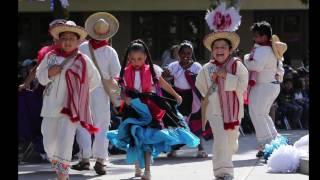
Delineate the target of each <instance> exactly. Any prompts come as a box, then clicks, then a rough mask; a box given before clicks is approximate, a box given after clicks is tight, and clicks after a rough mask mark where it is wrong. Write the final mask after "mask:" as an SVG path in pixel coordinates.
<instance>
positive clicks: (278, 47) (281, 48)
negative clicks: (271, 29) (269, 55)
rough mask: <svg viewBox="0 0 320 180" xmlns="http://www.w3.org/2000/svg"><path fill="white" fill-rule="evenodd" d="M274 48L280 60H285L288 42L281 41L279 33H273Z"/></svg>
mask: <svg viewBox="0 0 320 180" xmlns="http://www.w3.org/2000/svg"><path fill="white" fill-rule="evenodd" d="M271 42H272V43H271V45H272V50H273V52H274V55H275V56H276V58H277V59H278V60H283V54H284V53H285V52H286V51H287V49H288V47H287V44H286V43H283V42H281V41H280V39H279V37H278V36H277V35H275V34H274V35H272V41H271Z"/></svg>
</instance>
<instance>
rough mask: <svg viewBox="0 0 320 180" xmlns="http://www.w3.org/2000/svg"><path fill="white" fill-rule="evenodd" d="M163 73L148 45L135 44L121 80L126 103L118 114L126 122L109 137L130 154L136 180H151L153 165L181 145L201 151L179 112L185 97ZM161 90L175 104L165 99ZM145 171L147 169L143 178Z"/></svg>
mask: <svg viewBox="0 0 320 180" xmlns="http://www.w3.org/2000/svg"><path fill="white" fill-rule="evenodd" d="M161 73H162V69H161V68H160V67H159V66H157V65H153V63H152V60H151V56H150V53H149V50H148V48H147V46H146V45H145V43H144V42H143V41H142V40H139V39H138V40H134V41H132V42H131V43H130V44H129V46H128V48H127V51H126V54H125V59H124V61H123V64H122V68H121V71H120V78H119V84H120V86H121V87H122V99H123V100H124V103H123V104H122V105H121V106H120V108H119V109H118V111H119V112H120V114H121V116H122V118H123V121H122V123H121V124H120V126H119V128H118V130H114V131H109V132H108V133H107V138H108V139H109V140H110V141H111V143H112V144H114V145H115V146H116V147H118V148H120V149H123V150H125V151H127V158H126V159H127V163H128V164H135V176H136V177H141V179H143V180H149V179H151V173H150V164H151V163H152V160H153V158H155V157H157V156H158V155H159V154H160V153H161V152H170V151H171V146H173V145H177V144H186V145H187V146H189V147H197V146H198V145H199V142H200V140H199V138H198V137H197V136H195V135H194V134H193V133H191V132H190V130H189V129H188V126H187V124H186V123H185V121H184V120H183V117H182V115H181V114H180V113H179V112H178V111H177V110H176V108H175V106H176V104H177V103H178V104H180V103H181V102H182V98H181V96H180V95H179V94H177V93H176V92H175V91H174V89H173V88H172V87H171V86H170V85H169V84H168V83H167V82H166V81H165V80H164V79H163V78H162V77H161ZM160 87H161V88H162V89H163V90H165V91H167V92H168V93H169V94H170V95H172V96H173V97H174V98H175V100H174V99H168V98H164V97H162V96H161V92H160ZM141 168H145V171H144V174H143V175H142V172H141Z"/></svg>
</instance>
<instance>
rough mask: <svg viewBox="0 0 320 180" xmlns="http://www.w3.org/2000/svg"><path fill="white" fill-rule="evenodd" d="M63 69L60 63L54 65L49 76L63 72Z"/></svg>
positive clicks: (49, 71)
mask: <svg viewBox="0 0 320 180" xmlns="http://www.w3.org/2000/svg"><path fill="white" fill-rule="evenodd" d="M61 70H62V67H61V66H60V65H53V66H52V67H50V68H49V70H48V76H49V77H52V76H55V75H57V74H59V73H61Z"/></svg>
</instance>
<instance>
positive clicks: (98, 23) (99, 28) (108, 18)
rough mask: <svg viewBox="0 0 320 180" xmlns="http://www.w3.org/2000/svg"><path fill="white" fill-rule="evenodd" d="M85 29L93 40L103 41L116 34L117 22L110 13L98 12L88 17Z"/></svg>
mask: <svg viewBox="0 0 320 180" xmlns="http://www.w3.org/2000/svg"><path fill="white" fill-rule="evenodd" d="M85 29H86V31H87V32H88V34H89V35H90V37H92V38H93V39H96V40H105V39H109V38H111V37H112V36H114V35H115V34H116V33H117V31H118V29H119V22H118V20H117V19H116V18H115V17H114V16H113V15H112V14H110V13H106V12H98V13H95V14H92V15H91V16H89V17H88V19H87V20H86V23H85Z"/></svg>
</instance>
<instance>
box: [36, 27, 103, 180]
mask: <svg viewBox="0 0 320 180" xmlns="http://www.w3.org/2000/svg"><path fill="white" fill-rule="evenodd" d="M50 34H51V35H52V36H53V37H54V38H55V39H59V41H60V43H61V48H57V49H54V50H52V51H50V52H49V53H47V54H46V55H45V57H44V59H43V60H42V61H41V63H40V65H39V67H38V68H37V72H36V77H37V78H38V80H39V82H40V83H41V84H42V85H43V86H46V89H45V90H44V93H43V105H42V110H41V116H42V117H43V121H42V124H41V132H42V135H43V145H44V149H45V151H46V153H47V155H48V157H49V159H50V160H51V163H52V166H53V167H54V168H55V170H56V172H57V175H58V180H66V179H68V171H69V169H70V167H69V165H70V161H71V156H72V146H73V142H74V136H75V132H76V128H77V126H78V125H79V124H81V125H82V127H84V128H86V129H87V130H88V131H89V132H90V133H94V132H97V129H96V128H95V127H94V126H93V125H92V120H91V114H90V109H89V103H88V102H89V91H92V90H93V89H94V88H96V87H97V86H98V84H99V82H100V75H99V73H98V70H97V69H96V68H95V67H94V65H93V63H92V62H91V61H90V60H89V58H88V56H86V55H84V54H82V53H80V52H79V50H78V46H79V44H80V42H81V41H83V40H84V39H85V37H86V36H87V32H86V31H85V30H84V29H83V28H82V27H80V26H77V25H76V24H75V23H74V22H73V21H67V22H65V23H60V24H56V25H54V26H52V27H51V29H50ZM79 122H80V123H79Z"/></svg>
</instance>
